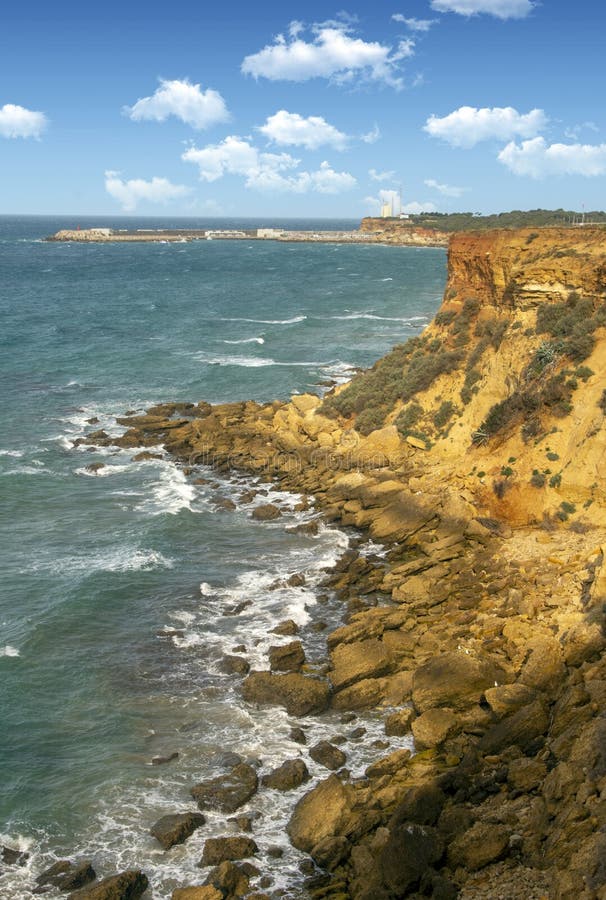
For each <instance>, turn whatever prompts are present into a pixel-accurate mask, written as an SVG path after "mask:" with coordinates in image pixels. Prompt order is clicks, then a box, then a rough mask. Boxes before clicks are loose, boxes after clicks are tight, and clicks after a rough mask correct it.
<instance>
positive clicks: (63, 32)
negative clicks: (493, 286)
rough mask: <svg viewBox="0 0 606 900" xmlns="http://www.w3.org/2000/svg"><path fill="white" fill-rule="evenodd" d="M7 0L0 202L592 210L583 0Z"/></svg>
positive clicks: (87, 209) (599, 107)
mask: <svg viewBox="0 0 606 900" xmlns="http://www.w3.org/2000/svg"><path fill="white" fill-rule="evenodd" d="M289 10H290V11H289V12H287V11H286V7H285V5H284V4H279V3H263V2H260V3H246V4H245V3H241V2H231V3H223V4H220V3H215V4H201V3H200V2H199V0H198V2H196V3H193V2H189V0H185V2H180V3H179V4H172V5H171V4H167V3H164V4H162V5H157V6H154V5H153V4H152V3H141V2H139V0H131V2H130V3H128V4H118V3H116V2H114V0H107V2H105V3H104V4H96V3H89V4H83V3H82V2H81V0H79V2H78V3H74V2H72V0H65V2H62V3H61V4H48V3H45V4H42V3H37V2H30V3H28V4H23V6H20V5H18V4H9V5H8V7H7V9H6V11H5V12H4V14H3V21H2V29H1V31H0V162H1V166H0V213H34V214H35V213H39V214H82V215H86V214H91V215H92V214H102V215H110V216H112V215H113V216H118V215H121V214H131V215H132V214H133V213H136V214H140V215H156V214H157V215H162V216H165V215H187V216H196V215H200V216H205V217H206V216H209V215H226V216H266V217H267V216H269V217H271V216H280V217H282V216H286V215H290V216H339V217H352V218H358V217H360V216H362V215H366V214H369V213H372V212H373V211H376V210H377V209H378V201H379V198H380V196H381V192H382V191H383V192H387V195H389V192H390V191H396V192H397V191H399V189H400V186H401V189H402V196H403V204H404V208H405V210H408V211H413V212H414V211H420V210H422V209H428V210H433V209H436V210H439V211H444V212H447V211H455V210H473V211H480V212H484V213H487V212H498V211H502V210H508V209H513V208H518V209H530V208H534V207H538V206H541V207H546V208H556V207H566V208H572V209H578V210H580V209H581V208H582V206H583V204H584V205H585V207H586V208H587V209H596V208H598V209H604V208H606V114H605V105H604V99H603V98H604V95H605V88H606V77H605V74H604V64H603V34H604V31H605V24H606V23H605V19H606V11H605V9H604V8H603V6H602V3H601V2H598V0H589V2H585V3H583V4H572V3H570V2H569V0H566V2H565V0H543V2H539V0H536V2H535V0H408V2H387V3H386V2H385V0H377V2H374V3H370V2H368V0H364V2H361V0H358V2H355V3H353V2H352V3H350V4H348V5H347V6H346V7H341V5H340V2H339V4H336V5H335V6H334V7H331V6H329V5H327V4H326V3H315V2H308V3H306V4H303V5H302V6H301V8H300V10H299V11H295V7H294V6H293V5H289Z"/></svg>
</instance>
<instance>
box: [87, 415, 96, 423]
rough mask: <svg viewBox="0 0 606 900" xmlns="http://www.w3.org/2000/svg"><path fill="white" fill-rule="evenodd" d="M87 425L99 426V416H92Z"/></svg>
mask: <svg viewBox="0 0 606 900" xmlns="http://www.w3.org/2000/svg"><path fill="white" fill-rule="evenodd" d="M86 423H87V425H98V424H99V419H98V418H97V416H91V418H90V419H87V420H86Z"/></svg>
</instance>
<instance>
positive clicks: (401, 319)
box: [330, 312, 427, 323]
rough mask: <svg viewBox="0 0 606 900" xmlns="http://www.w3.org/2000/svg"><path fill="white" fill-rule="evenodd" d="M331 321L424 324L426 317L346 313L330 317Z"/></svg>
mask: <svg viewBox="0 0 606 900" xmlns="http://www.w3.org/2000/svg"><path fill="white" fill-rule="evenodd" d="M330 318H331V319H340V320H342V321H348V320H350V319H373V320H376V321H379V322H406V323H413V322H425V321H426V320H427V316H377V315H375V313H367V312H362V313H348V314H347V315H346V316H330Z"/></svg>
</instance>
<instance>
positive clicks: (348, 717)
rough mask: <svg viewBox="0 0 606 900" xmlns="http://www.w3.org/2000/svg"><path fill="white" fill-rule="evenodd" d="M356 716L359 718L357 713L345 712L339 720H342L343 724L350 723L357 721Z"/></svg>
mask: <svg viewBox="0 0 606 900" xmlns="http://www.w3.org/2000/svg"><path fill="white" fill-rule="evenodd" d="M356 718H357V716H356V714H355V713H352V712H346V713H343V715H342V716H341V718H340V719H339V721H340V722H341V723H342V724H343V725H349V723H350V722H355V721H356Z"/></svg>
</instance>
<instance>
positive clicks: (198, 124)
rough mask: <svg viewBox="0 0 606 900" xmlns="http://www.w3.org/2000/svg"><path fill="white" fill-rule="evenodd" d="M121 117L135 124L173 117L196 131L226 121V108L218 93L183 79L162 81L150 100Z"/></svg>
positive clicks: (146, 99) (137, 104)
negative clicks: (128, 118) (125, 117)
mask: <svg viewBox="0 0 606 900" xmlns="http://www.w3.org/2000/svg"><path fill="white" fill-rule="evenodd" d="M124 113H125V114H126V115H127V116H129V117H130V118H131V119H133V121H135V122H141V121H143V120H152V121H154V122H164V121H165V120H166V119H168V117H169V116H175V118H177V119H181V121H182V122H185V124H186V125H191V127H192V128H196V129H202V128H209V127H210V126H211V125H217V124H218V123H220V122H227V121H228V120H229V112H228V111H227V106H226V105H225V101H224V99H223V97H222V96H221V94H220V93H219V92H218V91H213V90H212V89H211V88H207V90H205V91H203V90H202V89H201V87H200V85H199V84H192V83H191V82H190V81H188V80H187V79H186V78H185V79H183V80H182V81H179V80H178V79H175V80H173V81H167V80H165V79H163V78H161V79H160V87H159V88H157V90H156V91H155V92H154V93H153V94H152V95H151V97H142V98H141V99H140V100H137V102H136V103H135V104H134V106H125V107H124Z"/></svg>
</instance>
